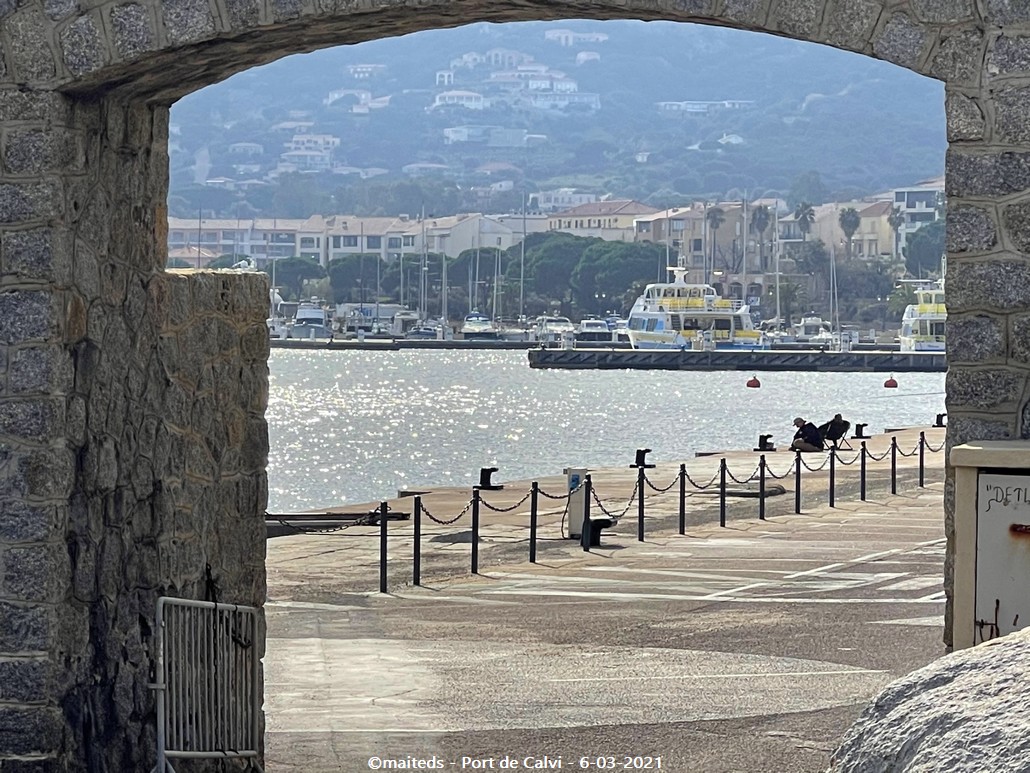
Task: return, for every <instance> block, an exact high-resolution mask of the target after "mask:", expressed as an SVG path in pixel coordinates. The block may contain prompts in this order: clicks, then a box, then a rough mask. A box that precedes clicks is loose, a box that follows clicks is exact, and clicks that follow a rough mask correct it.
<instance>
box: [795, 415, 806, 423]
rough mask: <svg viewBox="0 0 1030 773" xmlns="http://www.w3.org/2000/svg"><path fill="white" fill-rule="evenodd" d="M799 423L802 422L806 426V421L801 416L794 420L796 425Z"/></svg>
mask: <svg viewBox="0 0 1030 773" xmlns="http://www.w3.org/2000/svg"><path fill="white" fill-rule="evenodd" d="M799 421H800V422H801V423H802V424H804V423H805V420H804V419H802V418H801V417H800V416H798V417H797V418H796V419H794V423H795V424H797V423H798V422H799Z"/></svg>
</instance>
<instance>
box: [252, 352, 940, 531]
mask: <svg viewBox="0 0 1030 773" xmlns="http://www.w3.org/2000/svg"><path fill="white" fill-rule="evenodd" d="M269 371H270V373H269V403H268V413H267V418H268V431H269V444H270V450H269V459H268V486H269V494H268V499H269V501H268V509H269V512H295V511H301V510H312V509H320V508H325V507H338V506H346V505H349V504H359V503H365V502H373V501H378V500H380V499H385V498H388V497H393V496H395V495H396V493H397V491H398V490H399V489H404V488H411V489H418V488H420V487H425V486H447V485H449V486H471V485H472V484H474V483H476V482H478V480H479V469H480V468H481V467H497V468H498V472H497V473H496V474H495V476H494V479H495V480H499V481H505V480H516V479H523V478H533V477H538V476H544V475H555V474H560V473H561V471H562V468H563V467H588V468H591V467H594V468H596V467H613V466H621V465H623V464H630V463H631V462H632V461H633V456H634V451H635V449H637V448H651V449H653V454H652V456H653V457H654V458H656V459H660V460H664V461H674V460H689V458H690V457H692V456H693V455H694V454H695V452H698V451H715V450H724V449H725V450H730V449H733V450H739V449H744V448H751V447H753V446H754V445H755V444H756V441H757V437H758V435H759V434H760V433H761V434H772V435H773V442H775V443H776V445H777V447H779V448H782V447H785V446H788V445H789V443H790V439H791V438H792V437H793V434H794V427H793V426H792V424H791V422H792V420H793V418H794V417H795V416H803V417H805V418H806V419H808V420H810V421H812V422H813V423H815V424H821V423H823V422H825V421H828V420H829V419H830V418H831V417H832V416H833V415H834V414H835V413H841V414H843V416H844V418H845V419H847V420H849V421H851V423H852V425H854V424H855V423H856V422H863V423H866V424H868V425H869V426H868V429H867V433H868V432H882V431H883V430H884V429H885V428H888V427H905V426H916V425H926V424H931V423H932V422H933V420H934V417H935V415H936V414H938V413H942V412H943V411H944V410H945V408H944V378H945V374H943V373H899V374H896V375H895V378H896V379H897V381H898V388H897V389H885V388H884V386H883V383H884V380H885V379H886V378H887V374H883V373H798V372H768V373H761V374H759V378H760V380H761V388H759V389H750V388H748V387H747V386H746V382H747V381H748V379H749V378H750V377H751V374H750V373H743V372H740V371H715V372H690V371H659V370H655V371H641V370H636V371H628V370H625V371H624V370H603V371H602V370H535V369H531V368H530V367H529V365H528V364H527V355H526V352H524V351H483V350H477V351H460V350H445V351H421V350H401V351H383V352H376V351H340V350H325V349H317V350H286V349H273V350H272V352H271V354H270V356H269ZM688 469H689V467H688Z"/></svg>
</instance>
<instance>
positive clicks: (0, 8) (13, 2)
mask: <svg viewBox="0 0 1030 773" xmlns="http://www.w3.org/2000/svg"><path fill="white" fill-rule="evenodd" d="M17 10H18V0H0V19H6V18H7V17H8V16H10V15H11V14H12V13H14V12H15V11H17Z"/></svg>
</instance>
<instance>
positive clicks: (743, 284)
mask: <svg viewBox="0 0 1030 773" xmlns="http://www.w3.org/2000/svg"><path fill="white" fill-rule="evenodd" d="M740 204H741V208H742V209H743V210H744V233H743V234H741V236H742V242H743V261H742V264H743V265H742V268H743V276H741V278H740V295H741V301H743V302H744V304H745V305H747V191H744V198H743V200H742V201H741V202H740Z"/></svg>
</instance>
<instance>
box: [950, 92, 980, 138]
mask: <svg viewBox="0 0 1030 773" xmlns="http://www.w3.org/2000/svg"><path fill="white" fill-rule="evenodd" d="M944 112H945V114H946V116H947V128H948V140H949V141H951V142H956V141H959V140H979V139H983V136H984V127H985V120H984V114H983V110H981V109H980V106H979V105H978V104H977V103H976V102H975V101H974V100H973V99H970V98H969V97H967V96H965V95H964V94H960V93H958V92H956V91H950V90H949V91H948V92H947V97H946V98H945V104H944Z"/></svg>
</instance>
